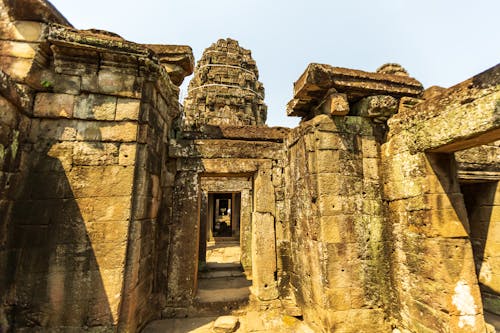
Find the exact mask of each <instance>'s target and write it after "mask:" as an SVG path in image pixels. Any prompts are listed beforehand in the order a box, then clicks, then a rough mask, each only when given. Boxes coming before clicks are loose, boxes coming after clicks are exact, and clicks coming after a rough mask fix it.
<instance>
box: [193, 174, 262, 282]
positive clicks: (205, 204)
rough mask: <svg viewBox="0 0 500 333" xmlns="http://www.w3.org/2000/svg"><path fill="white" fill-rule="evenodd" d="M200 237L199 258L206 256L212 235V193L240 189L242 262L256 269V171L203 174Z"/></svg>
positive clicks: (250, 269) (235, 191)
mask: <svg viewBox="0 0 500 333" xmlns="http://www.w3.org/2000/svg"><path fill="white" fill-rule="evenodd" d="M200 185H201V186H200V196H201V200H200V210H199V221H200V228H199V230H200V238H199V245H198V248H199V253H198V261H200V260H201V261H203V259H205V260H206V244H207V240H209V239H210V238H211V237H210V228H211V223H210V221H209V219H210V217H211V213H210V211H209V210H210V203H209V195H210V194H212V193H240V221H239V229H240V232H239V242H240V247H241V265H242V266H243V269H244V270H245V272H249V273H251V271H252V256H251V242H252V210H253V200H252V196H253V177H252V175H231V174H227V175H202V176H201V177H200Z"/></svg>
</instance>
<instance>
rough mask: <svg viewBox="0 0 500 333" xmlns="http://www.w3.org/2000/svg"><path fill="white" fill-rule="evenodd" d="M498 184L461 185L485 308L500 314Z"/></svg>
mask: <svg viewBox="0 0 500 333" xmlns="http://www.w3.org/2000/svg"><path fill="white" fill-rule="evenodd" d="M497 186H498V182H495V181H493V182H492V181H489V182H484V181H475V182H474V181H469V182H467V183H462V184H460V187H461V191H462V194H463V196H464V202H465V207H466V209H467V215H468V219H469V225H470V240H471V244H472V251H473V255H474V264H475V268H476V274H477V278H478V281H479V287H480V290H481V298H482V300H483V306H484V309H485V310H486V311H488V312H491V313H495V314H497V315H500V272H498V271H497V270H496V267H499V264H500V254H499V253H498V248H500V246H499V242H498V241H500V238H499V237H498V236H496V232H495V230H498V226H500V221H499V220H498V219H497V217H496V216H498V215H497V214H496V213H495V211H498V210H499V209H500V207H499V206H500V205H499V204H500V203H499V202H498V198H497V199H495V197H496V196H497V195H498V194H497V193H499V191H498V190H497Z"/></svg>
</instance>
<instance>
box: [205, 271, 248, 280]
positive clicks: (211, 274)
mask: <svg viewBox="0 0 500 333" xmlns="http://www.w3.org/2000/svg"><path fill="white" fill-rule="evenodd" d="M244 276H245V273H243V271H241V270H215V271H208V272H199V273H198V278H199V279H217V278H227V277H244Z"/></svg>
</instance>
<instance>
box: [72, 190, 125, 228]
mask: <svg viewBox="0 0 500 333" xmlns="http://www.w3.org/2000/svg"><path fill="white" fill-rule="evenodd" d="M131 202H132V199H131V198H130V196H112V197H90V198H78V199H76V203H77V205H78V208H79V210H80V212H81V215H82V217H83V219H84V220H85V222H106V221H127V220H130V208H131ZM117 223H118V222H117ZM110 225H112V224H110ZM106 227H107V226H106Z"/></svg>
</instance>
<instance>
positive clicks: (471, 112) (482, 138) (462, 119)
mask: <svg viewBox="0 0 500 333" xmlns="http://www.w3.org/2000/svg"><path fill="white" fill-rule="evenodd" d="M389 127H390V131H389V137H391V136H395V135H399V134H400V133H401V135H404V136H406V137H408V136H409V137H411V139H410V140H408V145H409V149H410V151H411V152H419V151H420V152H422V151H429V152H440V153H451V152H455V151H458V150H462V149H467V148H470V147H475V146H479V145H482V144H486V143H489V142H493V141H496V140H498V139H500V64H498V65H496V66H494V67H492V68H490V69H488V70H486V71H484V72H483V73H480V74H478V75H476V76H474V77H472V78H470V79H468V80H466V81H464V82H462V83H459V84H457V85H455V86H453V87H451V88H449V89H447V90H446V91H444V92H442V93H441V94H439V95H437V96H435V97H433V98H431V99H429V100H426V101H424V102H422V103H419V104H416V105H415V106H414V107H413V108H406V109H400V112H399V113H398V114H397V115H395V116H394V117H392V118H391V119H390V120H389Z"/></svg>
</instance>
